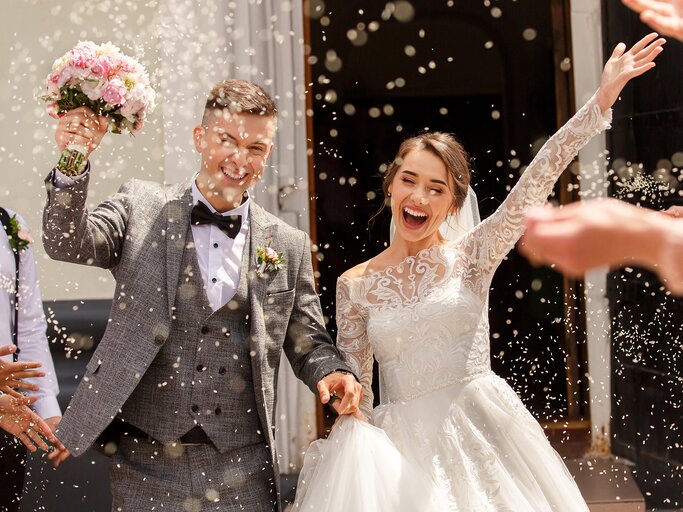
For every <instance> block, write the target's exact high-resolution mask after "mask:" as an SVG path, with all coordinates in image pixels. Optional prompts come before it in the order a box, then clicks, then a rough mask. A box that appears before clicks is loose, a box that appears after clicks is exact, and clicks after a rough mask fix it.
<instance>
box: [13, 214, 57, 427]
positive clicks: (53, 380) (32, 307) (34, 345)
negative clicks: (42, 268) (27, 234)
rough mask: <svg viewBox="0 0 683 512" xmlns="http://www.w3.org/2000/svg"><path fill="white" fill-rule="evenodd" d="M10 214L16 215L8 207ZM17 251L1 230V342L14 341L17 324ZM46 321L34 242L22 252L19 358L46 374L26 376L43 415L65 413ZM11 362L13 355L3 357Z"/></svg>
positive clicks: (39, 412) (21, 222)
mask: <svg viewBox="0 0 683 512" xmlns="http://www.w3.org/2000/svg"><path fill="white" fill-rule="evenodd" d="M5 210H7V213H9V215H10V217H11V216H12V215H14V214H15V212H13V211H11V210H10V209H9V208H5ZM17 220H18V221H19V223H20V224H21V225H22V226H23V227H24V229H26V223H25V222H24V219H22V218H21V217H20V216H19V215H17ZM14 283H15V263H14V252H13V251H12V248H11V247H10V245H9V240H8V239H7V234H6V233H5V230H4V229H0V345H10V344H12V343H13V341H12V326H13V324H14V308H13V305H12V301H13V300H14V286H15V284H14ZM46 328H47V324H46V322H45V314H44V313H43V302H42V300H41V299H40V289H39V288H38V282H37V280H36V261H35V256H34V254H33V244H30V245H29V246H28V247H27V248H26V249H24V250H23V251H21V252H20V253H19V329H18V336H17V337H18V346H19V349H20V353H19V356H18V360H19V361H39V362H41V363H43V366H42V367H41V368H40V370H41V371H43V372H44V373H45V377H39V378H34V379H26V381H27V382H30V383H32V384H35V385H37V386H38V387H39V388H40V389H39V390H38V391H32V392H30V393H31V394H35V395H38V397H39V398H38V400H37V401H36V403H35V404H33V408H34V409H35V411H36V413H38V415H39V416H40V417H42V418H51V417H53V416H61V415H62V412H61V410H60V409H59V404H58V403H57V395H58V394H59V386H58V384H57V376H56V374H55V367H54V364H53V363H52V356H51V355H50V347H49V345H48V341H47V336H46ZM2 359H3V360H5V361H10V362H11V361H12V355H11V354H10V355H8V356H5V357H3V358H2Z"/></svg>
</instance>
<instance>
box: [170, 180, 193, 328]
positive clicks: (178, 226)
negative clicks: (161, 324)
mask: <svg viewBox="0 0 683 512" xmlns="http://www.w3.org/2000/svg"><path fill="white" fill-rule="evenodd" d="M191 211H192V187H191V186H189V185H187V184H184V185H183V186H182V188H181V187H178V188H177V189H171V191H170V192H169V201H168V206H167V209H166V293H167V296H168V314H169V316H171V317H172V316H173V306H174V304H175V296H176V292H177V290H178V277H179V276H178V274H179V272H180V263H181V261H182V259H183V251H184V249H185V237H186V235H187V227H188V226H189V224H190V212H191Z"/></svg>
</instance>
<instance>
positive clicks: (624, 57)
mask: <svg viewBox="0 0 683 512" xmlns="http://www.w3.org/2000/svg"><path fill="white" fill-rule="evenodd" d="M665 42H666V39H664V38H663V37H658V34H657V33H656V32H652V33H650V34H648V35H646V36H645V37H643V38H642V39H641V40H640V41H638V42H637V43H636V44H634V45H633V47H631V49H630V50H628V51H626V45H625V44H624V43H619V44H618V45H617V46H616V48H614V51H613V52H612V56H611V57H610V58H609V60H608V61H607V63H606V64H605V67H604V68H603V70H602V78H601V79H600V88H599V89H598V92H597V96H598V105H600V110H602V111H603V112H604V111H605V110H607V109H608V108H610V107H611V106H612V105H614V102H615V101H617V98H618V97H619V94H621V90H622V89H623V88H624V86H625V85H626V84H627V83H628V81H629V80H631V79H632V78H635V77H637V76H640V75H642V74H643V73H645V72H646V71H648V70H650V69H652V68H653V67H655V63H654V60H655V58H656V57H657V55H659V54H660V53H661V52H662V49H663V48H662V45H663V44H664V43H665Z"/></svg>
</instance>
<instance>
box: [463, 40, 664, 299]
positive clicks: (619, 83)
mask: <svg viewBox="0 0 683 512" xmlns="http://www.w3.org/2000/svg"><path fill="white" fill-rule="evenodd" d="M664 42H665V40H664V39H662V38H658V36H657V34H656V33H651V34H649V35H647V36H645V37H644V38H643V39H641V40H640V41H638V42H637V43H636V44H635V45H634V46H633V47H632V48H631V49H630V50H628V51H625V50H626V46H625V45H624V43H619V44H618V45H617V47H616V48H615V49H614V52H613V53H612V55H611V57H610V59H609V60H608V61H607V63H606V64H605V67H604V69H603V72H602V77H601V81H600V87H599V88H598V90H597V91H596V93H595V94H594V95H593V96H592V97H591V99H590V100H588V102H587V103H586V104H585V105H584V106H583V107H582V108H581V109H580V110H579V111H578V112H577V113H576V114H575V115H574V116H573V117H572V118H571V119H570V120H569V121H567V123H566V124H565V125H564V126H562V128H560V129H559V130H558V131H557V132H556V133H555V134H554V135H553V136H552V137H551V138H550V139H548V141H547V142H546V143H545V144H544V145H543V147H542V148H541V150H540V151H539V152H538V154H537V155H536V156H535V157H534V159H533V160H532V162H531V163H530V164H529V166H528V167H527V169H526V170H525V171H524V173H523V174H522V176H521V177H520V179H519V181H518V182H517V184H516V185H515V186H514V187H513V189H512V190H511V191H510V193H509V194H508V196H507V198H506V199H505V200H504V201H503V203H502V204H501V205H500V206H499V207H498V209H497V210H496V211H495V212H494V213H493V214H492V215H491V216H490V217H488V218H487V219H486V220H484V221H483V222H482V223H481V224H479V226H477V228H476V229H474V230H473V231H472V234H471V236H469V237H468V239H467V240H464V241H463V242H464V243H466V244H469V245H471V247H468V248H466V250H467V253H469V254H471V255H472V258H470V261H469V264H470V265H471V270H474V275H473V276H474V277H476V276H479V277H480V278H482V279H481V280H482V282H481V283H480V284H481V286H480V288H481V290H482V291H485V290H487V289H488V282H486V281H487V279H485V278H486V277H489V278H490V275H491V274H492V271H493V270H494V269H495V268H496V267H497V266H498V264H499V263H500V262H501V261H502V259H503V258H504V257H505V255H506V254H507V253H508V252H509V251H510V250H511V249H512V248H513V247H514V245H515V243H517V240H519V238H520V236H521V235H522V233H523V232H524V214H525V212H526V211H527V210H528V209H529V208H530V207H531V206H535V205H541V204H543V203H544V202H545V201H546V199H547V198H548V196H549V195H550V193H551V192H552V190H553V187H554V185H555V182H556V181H557V179H558V178H559V176H560V175H561V174H562V172H563V171H564V170H565V169H566V167H567V166H568V165H569V163H570V162H571V161H572V159H573V158H574V157H575V156H576V155H577V154H578V152H579V150H580V149H581V148H582V147H583V146H584V145H585V144H586V143H587V142H588V141H589V140H590V139H591V138H592V137H593V136H594V135H596V134H598V133H600V132H601V131H603V130H605V129H607V128H609V127H610V122H611V120H612V111H611V107H612V105H613V104H614V102H615V101H616V100H617V98H618V97H619V94H620V93H621V90H622V89H623V88H624V86H625V85H626V84H627V83H628V81H629V80H631V79H632V78H635V77H637V76H639V75H642V74H643V73H645V72H646V71H648V70H649V69H651V68H653V67H654V66H655V63H654V62H653V61H654V59H655V57H657V55H659V53H660V52H661V51H662V45H663V44H664Z"/></svg>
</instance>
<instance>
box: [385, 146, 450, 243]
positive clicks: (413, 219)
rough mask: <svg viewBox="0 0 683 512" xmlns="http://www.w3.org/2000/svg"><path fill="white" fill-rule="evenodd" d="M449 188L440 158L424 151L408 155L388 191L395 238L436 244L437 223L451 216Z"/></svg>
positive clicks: (444, 167) (448, 177)
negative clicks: (397, 236)
mask: <svg viewBox="0 0 683 512" xmlns="http://www.w3.org/2000/svg"><path fill="white" fill-rule="evenodd" d="M452 187H453V184H452V178H451V177H450V176H449V173H448V171H447V169H446V165H445V164H444V162H443V160H441V158H439V157H438V156H436V155H435V154H434V153H433V152H431V151H429V150H426V149H418V150H414V151H410V152H409V153H408V154H407V155H406V156H405V158H404V159H403V162H402V163H401V165H400V167H399V168H398V170H397V172H396V174H395V176H394V178H393V180H392V182H391V184H390V185H389V187H388V191H389V193H390V194H391V215H392V217H393V218H394V223H395V224H396V232H397V235H399V236H400V237H401V238H403V239H404V240H406V241H409V242H417V241H421V240H425V239H429V238H432V237H436V238H435V241H436V240H438V237H439V235H438V230H439V227H440V226H441V223H442V222H443V221H444V220H446V216H447V215H448V214H449V213H454V212H455V205H454V197H453V191H452Z"/></svg>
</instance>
